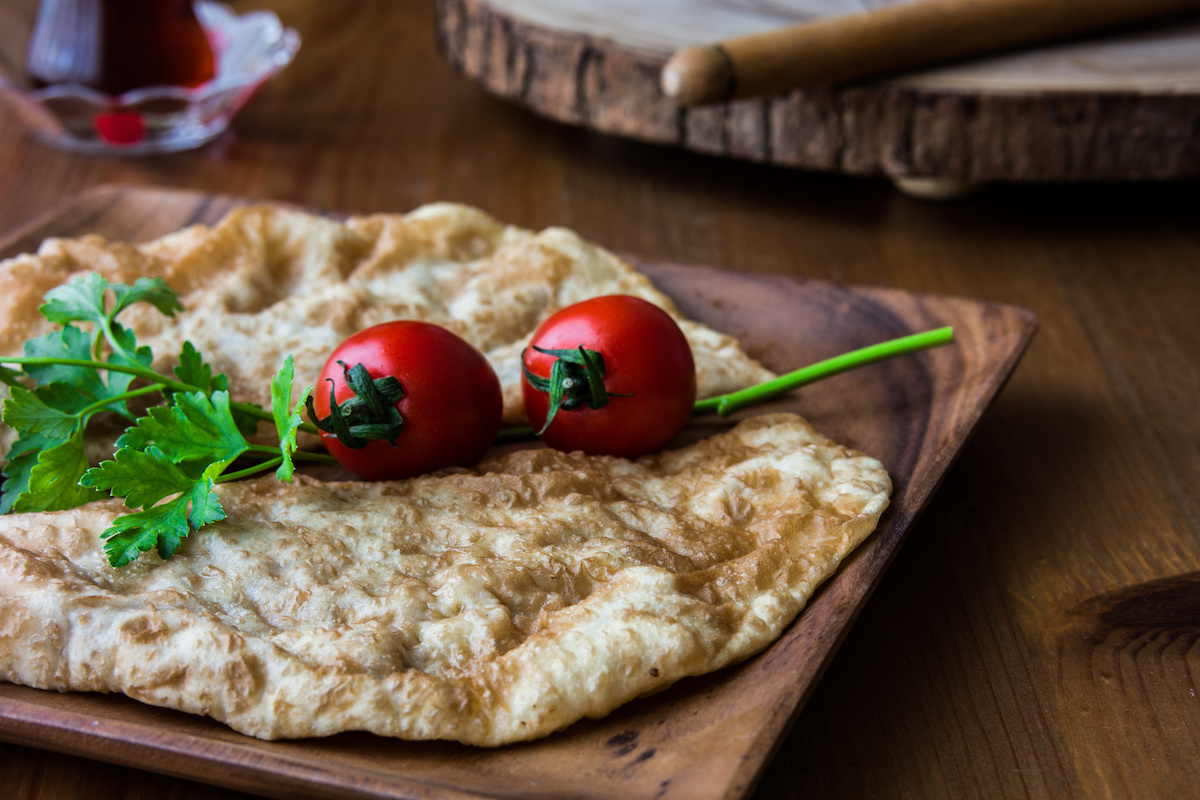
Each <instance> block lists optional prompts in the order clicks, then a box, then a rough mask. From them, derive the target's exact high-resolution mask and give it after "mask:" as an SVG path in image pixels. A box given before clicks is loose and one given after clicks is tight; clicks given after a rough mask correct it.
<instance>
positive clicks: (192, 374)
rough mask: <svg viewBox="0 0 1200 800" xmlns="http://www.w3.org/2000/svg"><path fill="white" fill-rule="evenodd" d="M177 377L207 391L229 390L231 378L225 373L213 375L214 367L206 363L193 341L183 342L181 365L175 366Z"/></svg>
mask: <svg viewBox="0 0 1200 800" xmlns="http://www.w3.org/2000/svg"><path fill="white" fill-rule="evenodd" d="M175 377H176V378H178V379H179V381H180V382H181V383H186V384H188V385H189V386H195V387H196V388H197V389H200V390H201V391H203V392H205V393H211V392H227V391H229V378H227V377H226V376H225V375H224V373H222V374H219V375H213V368H212V366H210V365H209V364H207V363H205V361H204V357H203V356H201V355H200V351H199V350H197V349H196V346H195V345H194V344H192V343H191V342H187V341H185V342H184V343H183V350H182V351H181V352H180V353H179V366H177V367H175Z"/></svg>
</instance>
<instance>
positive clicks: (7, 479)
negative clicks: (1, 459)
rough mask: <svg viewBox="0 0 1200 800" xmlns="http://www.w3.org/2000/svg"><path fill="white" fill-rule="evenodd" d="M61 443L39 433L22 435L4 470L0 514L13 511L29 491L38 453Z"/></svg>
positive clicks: (13, 448)
mask: <svg viewBox="0 0 1200 800" xmlns="http://www.w3.org/2000/svg"><path fill="white" fill-rule="evenodd" d="M60 441H61V440H59V439H50V438H48V437H45V436H42V435H41V434H37V433H22V434H21V435H20V436H19V437H18V438H17V441H15V442H13V446H12V447H10V448H9V450H8V454H7V458H8V461H7V462H6V463H5V465H4V469H3V474H4V491H3V493H0V514H7V513H8V512H10V511H12V510H13V506H14V505H16V502H17V498H19V497H20V496H21V495H22V494H24V493H25V492H27V491H29V473H30V472H32V471H33V468H34V466H35V465H36V464H37V457H38V453H39V452H40V451H41V450H43V449H45V448H49V447H53V446H54V445H55V444H58V443H59V442H60Z"/></svg>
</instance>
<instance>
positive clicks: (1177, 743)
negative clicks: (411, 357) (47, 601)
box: [0, 0, 1200, 800]
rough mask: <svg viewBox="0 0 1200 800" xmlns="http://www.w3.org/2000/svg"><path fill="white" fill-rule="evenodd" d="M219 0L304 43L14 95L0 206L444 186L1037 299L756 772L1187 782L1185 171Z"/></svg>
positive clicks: (563, 217) (26, 799) (1198, 425)
mask: <svg viewBox="0 0 1200 800" xmlns="http://www.w3.org/2000/svg"><path fill="white" fill-rule="evenodd" d="M234 5H235V6H237V7H246V8H249V7H264V6H268V7H274V8H275V9H276V10H278V11H279V13H281V14H282V15H283V16H284V18H285V20H286V22H287V23H288V24H289V25H291V26H293V27H295V28H296V29H298V30H299V31H300V32H301V34H302V35H303V36H304V45H303V47H302V49H301V52H300V55H299V56H298V58H297V60H296V61H295V63H294V64H293V65H291V66H290V67H289V68H288V69H287V70H286V71H285V72H284V73H283V75H282V76H281V77H280V78H279V79H278V80H277V81H276V82H275V83H273V84H272V85H270V86H269V87H267V88H266V90H265V91H263V92H262V93H261V94H260V95H259V96H258V97H257V98H256V99H255V100H254V101H253V103H252V104H251V106H250V107H249V108H248V109H247V110H246V111H245V112H244V114H243V116H241V117H240V118H239V119H238V120H237V122H236V125H235V131H234V132H233V133H232V135H230V136H228V137H226V138H224V139H222V140H220V141H218V142H216V143H215V144H213V145H211V146H209V147H208V148H206V149H203V150H200V151H196V152H192V153H184V154H178V155H173V156H163V157H156V158H150V159H143V160H135V159H128V160H127V159H121V158H95V157H85V156H78V155H72V154H67V153H62V152H56V151H53V150H50V149H48V148H46V147H44V146H42V145H40V144H38V143H36V142H34V141H32V140H30V139H28V138H27V137H25V135H24V134H23V133H22V132H21V130H20V129H19V127H18V125H17V122H16V120H15V119H14V118H13V117H12V116H11V115H10V114H8V113H7V112H4V111H0V229H3V230H4V231H8V230H11V229H13V228H15V227H17V226H20V225H22V224H24V223H26V222H29V221H31V220H32V219H34V218H36V217H37V216H38V215H41V214H43V213H47V212H49V211H51V210H52V209H53V208H55V207H56V206H57V205H59V204H61V203H63V202H65V201H67V200H69V199H71V198H72V197H74V196H76V195H77V194H78V193H80V192H82V191H84V190H86V189H88V188H91V187H94V186H96V185H99V184H103V183H113V182H118V183H124V184H131V185H143V186H163V187H181V188H191V189H198V190H202V191H210V192H223V193H229V194H234V195H244V196H250V197H256V198H269V199H278V200H285V201H290V202H295V203H299V204H302V205H305V206H310V207H315V208H321V209H333V210H338V211H346V212H367V211H377V210H386V211H402V210H407V209H409V208H412V207H414V206H416V205H418V204H420V203H423V202H426V201H431V200H441V199H446V200H457V201H464V202H467V203H472V204H475V205H478V206H481V207H483V208H485V209H487V210H489V211H491V212H492V213H494V214H496V215H497V216H499V217H500V218H502V219H505V220H507V221H510V222H513V223H516V224H519V225H523V226H528V227H535V228H539V227H545V226H548V225H567V226H570V227H572V228H575V229H577V230H578V231H580V232H581V233H582V234H583V235H584V236H586V237H588V238H590V239H592V240H594V241H597V242H599V243H601V244H604V245H606V246H608V247H609V248H611V249H614V250H617V251H622V252H629V253H637V254H641V255H643V256H647V257H650V258H659V259H666V260H671V261H676V262H683V263H695V264H708V265H713V266H719V267H722V268H727V269H732V270H744V271H747V272H756V273H770V274H783V275H795V276H805V277H816V278H824V279H830V280H835V281H842V282H846V283H852V284H868V285H879V286H889V287H895V288H899V289H904V290H909V291H919V292H929V293H938V294H949V295H961V296H968V297H973V298H977V299H981V300H989V301H998V302H1004V303H1011V304H1015V305H1019V306H1024V307H1026V308H1028V309H1031V310H1033V311H1034V312H1036V313H1037V314H1038V315H1039V317H1040V319H1041V328H1040V330H1039V333H1038V335H1037V337H1036V338H1035V340H1034V342H1033V345H1032V346H1031V348H1030V350H1029V352H1028V353H1027V355H1026V356H1025V358H1024V360H1023V362H1022V363H1021V365H1020V366H1019V367H1018V369H1017V371H1016V373H1015V375H1014V376H1013V378H1012V380H1011V381H1010V383H1009V385H1008V386H1007V387H1006V388H1005V390H1004V392H1003V393H1002V394H1001V396H1000V398H999V400H998V401H997V403H996V404H995V406H994V407H993V408H992V409H991V410H990V412H989V413H988V414H987V415H986V416H985V417H984V420H983V422H982V424H981V425H980V426H979V428H978V430H977V432H976V435H975V437H974V439H973V440H972V442H971V443H970V444H969V445H968V447H967V449H966V451H965V453H964V454H963V456H962V458H961V459H960V460H959V462H958V463H957V465H956V466H955V467H954V468H953V470H952V471H951V472H950V474H949V476H948V477H947V479H946V481H945V483H944V484H943V486H942V487H941V489H940V491H939V493H938V494H937V495H936V496H935V498H934V500H933V503H932V505H931V506H930V507H929V508H928V510H927V511H926V512H925V514H924V516H923V517H922V518H921V519H920V520H919V521H918V523H917V527H916V528H915V529H914V530H913V532H912V534H911V536H910V537H909V540H908V541H907V543H906V544H905V546H904V547H903V549H902V550H901V552H900V554H899V557H898V559H897V560H896V561H895V562H894V564H893V565H892V567H891V569H890V571H889V572H888V574H887V575H886V576H885V578H884V580H883V582H882V583H881V584H880V586H879V587H878V589H877V590H876V592H875V594H874V596H873V598H872V599H871V601H870V602H869V603H868V605H867V607H866V610H865V612H864V613H863V614H862V616H861V617H860V618H859V620H858V622H857V624H856V625H855V626H854V628H853V629H852V630H851V632H850V634H849V636H848V638H847V639H846V641H845V643H844V644H843V646H842V648H841V650H840V652H839V653H838V655H837V656H836V658H835V659H834V661H833V663H832V664H831V666H830V667H829V669H828V672H827V674H826V676H825V677H824V679H823V680H822V682H821V683H820V685H819V686H818V688H817V690H816V693H815V695H814V696H813V697H812V699H811V701H810V702H809V703H808V705H807V706H806V708H805V710H804V712H803V713H802V715H801V716H800V718H799V721H798V723H797V725H796V726H795V728H794V729H793V730H792V732H791V734H790V735H789V736H788V737H787V738H786V740H784V741H783V742H782V744H781V746H780V749H779V752H778V753H777V755H776V756H775V757H774V759H773V760H772V762H771V764H770V766H769V767H768V769H767V770H766V772H765V774H764V775H763V777H762V780H761V783H760V784H759V786H758V788H757V792H756V794H755V796H756V797H763V798H766V797H791V796H795V797H799V796H806V797H808V796H818V797H847V798H850V797H853V798H860V797H874V796H878V797H915V796H923V797H956V798H957V797H1026V796H1032V797H1046V798H1050V797H1053V798H1059V797H1078V798H1090V797H1147V796H1158V797H1179V796H1188V795H1192V796H1194V793H1195V792H1196V787H1197V786H1200V697H1198V695H1197V689H1198V685H1200V645H1198V644H1197V642H1198V641H1200V489H1197V487H1198V486H1200V414H1198V413H1197V402H1198V401H1200V324H1197V323H1198V321H1200V224H1198V223H1197V220H1198V219H1200V193H1198V192H1197V189H1198V188H1200V187H1198V186H1197V184H1196V183H1194V182H1190V183H1182V184H1162V185H1148V184H1141V185H1102V186H1074V187H1037V186H1024V187H1012V188H1004V187H991V188H987V189H985V190H984V191H982V192H981V193H979V194H977V195H975V196H972V197H968V198H966V199H961V200H958V201H955V202H953V203H947V204H932V203H926V202H922V201H918V200H914V199H912V198H909V197H906V196H904V195H901V194H899V193H898V192H896V191H895V190H894V189H893V188H892V187H891V186H890V185H888V184H886V183H883V182H872V181H865V180H858V179H848V178H833V177H826V176H820V175H814V174H806V173H801V172H794V171H788V170H784V169H777V168H765V167H759V166H754V165H750V164H745V163H734V162H728V161H723V160H717V159H713V158H709V157H705V156H700V155H695V154H691V153H686V152H682V151H675V150H670V149H660V148H656V147H651V146H645V145H639V144H635V143H631V142H626V141H619V140H614V139H610V138H605V137H603V136H600V135H597V134H594V133H588V132H584V131H581V130H576V129H572V128H569V127H563V126H560V125H557V124H554V123H551V122H547V121H545V120H541V119H537V118H535V117H533V116H531V115H529V114H528V113H526V112H523V111H520V110H517V109H514V108H511V107H509V106H506V105H504V104H503V103H501V102H500V101H498V100H496V99H494V98H492V97H489V96H487V95H485V94H484V93H482V92H481V91H480V90H479V89H478V88H476V87H475V86H474V85H472V84H470V83H468V82H467V81H465V80H462V79H460V78H459V77H457V76H456V75H455V74H454V73H453V71H452V70H451V69H450V68H449V67H447V66H446V65H445V63H444V61H443V60H442V59H441V58H440V57H439V55H438V53H437V52H436V49H435V45H434V38H433V35H432V25H433V18H432V13H431V9H430V8H429V6H428V4H426V3H416V2H408V3H395V2H390V1H389V0H360V2H356V3H322V2H317V0H288V2H284V0H272V1H271V2H254V3H249V2H247V3H240V2H239V3H235V4H234ZM3 13H4V14H5V15H7V16H6V17H5V21H6V22H7V21H8V20H10V19H20V18H21V14H20V13H19V12H17V11H14V10H12V7H9V8H6V10H5V11H4V12H3ZM0 27H2V28H3V29H4V30H5V34H4V35H12V34H11V31H12V30H13V28H12V26H10V25H5V26H0ZM0 775H2V776H3V784H4V787H5V790H4V793H5V795H6V796H7V797H11V798H16V799H17V800H66V799H67V798H76V797H89V798H96V799H97V800H132V798H140V799H141V800H157V799H158V798H167V797H172V798H184V797H196V798H200V797H204V798H234V797H245V795H240V794H238V793H236V792H231V791H227V790H223V789H215V788H212V787H208V786H203V785H200V784H194V783H189V782H186V781H181V780H178V779H174V778H170V777H164V776H160V775H156V774H151V773H147V772H140V771H138V770H135V769H125V768H119V767H115V766H111V765H108V764H103V763H98V762H92V761H88V760H84V759H80V758H76V757H73V756H67V755H59V754H55V753H50V752H42V751H37V750H33V749H29V748H25V747H20V746H15V745H7V744H0Z"/></svg>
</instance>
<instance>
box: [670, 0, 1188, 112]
mask: <svg viewBox="0 0 1200 800" xmlns="http://www.w3.org/2000/svg"><path fill="white" fill-rule="evenodd" d="M1195 11H1200V0H923V2H916V3H897V4H893V5H888V6H884V7H882V8H878V9H875V10H872V11H867V12H863V13H859V14H847V15H844V16H837V17H827V18H823V19H818V20H815V21H813V22H807V23H803V24H800V25H793V26H789V27H787V28H781V29H778V30H773V31H766V32H764V33H758V34H753V35H750V36H743V37H740V38H737V39H730V40H728V41H725V42H721V43H719V44H711V45H705V46H701V47H692V48H688V49H686V50H681V51H680V52H678V53H676V54H675V55H674V56H672V57H671V59H670V60H669V61H668V62H667V64H666V66H664V67H663V70H662V74H661V78H660V82H661V85H662V90H663V92H664V93H665V94H666V95H667V96H668V97H671V98H673V99H674V100H675V101H676V102H678V103H680V104H681V105H703V104H705V103H719V102H725V101H728V100H735V99H739V98H745V97H759V96H763V95H770V94H778V93H780V92H784V91H789V90H791V89H797V88H802V87H806V86H821V85H829V84H835V83H842V82H845V81H850V80H856V79H859V78H866V77H872V76H877V75H883V74H887V73H891V72H897V71H901V70H905V69H910V68H913V67H918V66H925V65H929V64H934V63H938V62H944V61H949V60H954V59H959V58H964V57H967V56H973V55H979V54H983V53H989V52H994V51H996V50H1001V49H1005V48H1012V47H1018V46H1021V45H1027V44H1033V43H1036V42H1043V41H1048V40H1052V39H1060V38H1064V37H1068V36H1074V35H1079V34H1083V33H1090V32H1094V31H1099V30H1105V29H1111V28H1116V27H1120V26H1128V25H1131V24H1136V23H1140V22H1145V21H1149V20H1152V19H1159V18H1164V17H1168V16H1174V15H1180V14H1185V13H1187V12H1195Z"/></svg>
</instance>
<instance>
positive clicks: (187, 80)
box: [27, 0, 216, 95]
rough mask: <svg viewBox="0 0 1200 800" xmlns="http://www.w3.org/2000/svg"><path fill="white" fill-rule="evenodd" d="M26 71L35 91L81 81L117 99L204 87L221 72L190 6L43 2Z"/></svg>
mask: <svg viewBox="0 0 1200 800" xmlns="http://www.w3.org/2000/svg"><path fill="white" fill-rule="evenodd" d="M27 66H28V70H29V77H30V80H31V82H32V83H33V85H34V86H35V87H39V88H40V87H43V86H49V85H54V84H60V83H77V84H81V85H83V86H87V87H90V88H92V89H96V90H98V91H101V92H104V93H106V94H111V95H117V94H122V93H124V92H127V91H129V90H131V89H138V88H142V87H146V86H189V87H190V86H198V85H200V84H202V83H204V82H205V81H208V80H211V79H212V77H213V75H214V72H215V68H216V65H215V61H214V57H213V52H212V47H211V46H210V44H209V41H208V37H207V36H206V35H205V33H204V29H203V28H202V27H201V26H200V23H199V21H198V20H197V19H196V14H195V12H194V11H193V9H192V3H191V0H42V3H41V7H40V9H39V11H38V19H37V24H36V26H35V27H34V31H33V35H32V36H31V37H30V44H29V54H28V59H27Z"/></svg>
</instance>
